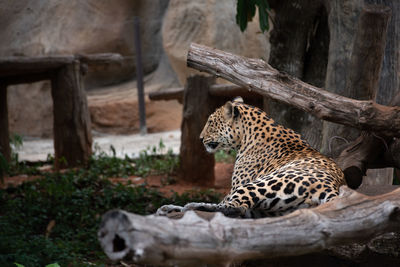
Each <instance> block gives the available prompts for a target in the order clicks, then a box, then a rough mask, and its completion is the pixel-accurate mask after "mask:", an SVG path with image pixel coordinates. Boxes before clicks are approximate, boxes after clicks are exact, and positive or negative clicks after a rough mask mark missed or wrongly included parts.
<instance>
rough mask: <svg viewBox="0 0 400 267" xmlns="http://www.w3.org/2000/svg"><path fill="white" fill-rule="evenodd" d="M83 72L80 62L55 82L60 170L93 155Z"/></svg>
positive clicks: (55, 117) (55, 135) (65, 68)
mask: <svg viewBox="0 0 400 267" xmlns="http://www.w3.org/2000/svg"><path fill="white" fill-rule="evenodd" d="M80 72H81V69H80V63H79V61H78V60H76V61H74V62H73V63H71V64H67V65H65V66H64V67H62V68H61V69H60V70H59V71H58V72H57V74H56V75H55V77H54V78H53V79H52V86H51V95H52V98H53V106H54V110H53V112H54V150H55V158H56V162H55V166H56V168H63V167H67V166H68V167H72V166H77V165H82V164H84V163H86V162H87V161H88V159H89V157H90V155H91V153H92V135H91V132H90V117H89V111H88V107H87V100H86V93H85V90H84V88H83V84H82V80H81V73H80Z"/></svg>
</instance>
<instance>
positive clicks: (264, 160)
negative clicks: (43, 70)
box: [158, 98, 345, 218]
mask: <svg viewBox="0 0 400 267" xmlns="http://www.w3.org/2000/svg"><path fill="white" fill-rule="evenodd" d="M200 139H201V140H202V142H203V144H204V146H205V148H206V150H207V151H208V152H211V153H213V152H215V151H217V150H219V149H223V150H231V149H235V150H237V156H236V160H235V167H234V171H233V175H232V188H231V190H230V193H229V194H228V195H227V196H226V197H225V198H224V200H223V201H222V202H221V203H219V204H209V203H189V204H187V205H185V207H183V208H182V207H178V206H172V205H166V206H163V207H161V208H160V209H159V210H158V214H165V213H168V212H170V211H172V210H179V211H185V210H190V209H195V210H205V211H220V212H222V213H224V214H225V215H228V216H237V215H240V216H243V217H253V218H255V217H265V216H275V215H282V214H286V213H289V212H292V211H294V210H296V209H299V208H304V207H312V206H316V205H319V204H321V203H325V202H327V201H329V200H331V199H334V198H335V197H337V196H338V195H339V187H340V186H341V185H343V184H345V180H344V175H343V172H342V171H341V170H340V168H339V167H338V166H337V165H336V163H335V162H333V161H332V160H331V159H329V158H327V157H325V156H324V155H322V154H321V153H319V152H318V151H316V150H315V149H313V148H312V147H311V146H310V145H309V144H308V143H307V142H306V141H304V140H303V139H302V138H301V136H300V135H299V134H297V133H295V132H294V131H293V130H291V129H287V128H285V127H283V126H281V125H279V124H277V123H276V122H275V121H274V120H273V119H271V118H268V117H267V115H266V113H265V112H264V111H262V110H260V109H259V108H256V107H252V106H250V105H246V104H244V103H243V100H242V99H241V98H239V99H236V100H234V101H233V102H227V103H226V104H225V105H224V106H222V107H221V108H219V109H217V110H216V111H215V112H214V113H213V114H211V115H210V117H209V118H208V121H207V123H206V125H205V127H204V129H203V131H202V133H201V135H200Z"/></svg>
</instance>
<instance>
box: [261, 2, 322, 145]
mask: <svg viewBox="0 0 400 267" xmlns="http://www.w3.org/2000/svg"><path fill="white" fill-rule="evenodd" d="M270 4H271V8H272V9H273V10H274V12H275V16H274V19H273V30H272V31H271V37H270V43H271V53H270V57H269V64H271V66H273V67H274V68H276V69H278V70H280V71H283V72H286V73H288V74H290V75H292V76H295V77H297V78H299V79H301V80H303V81H306V82H308V83H310V84H312V85H315V86H319V87H322V86H323V81H324V80H325V72H326V63H327V51H328V44H329V30H328V27H327V23H326V19H327V14H326V12H324V11H325V9H324V7H323V6H322V4H321V2H320V1H319V0H306V1H303V0H295V1H271V3H270ZM294 17H296V19H295V20H294V19H293V18H294ZM326 37H328V38H326ZM264 109H265V111H266V112H267V113H268V114H269V115H270V116H271V117H273V118H274V119H275V120H276V121H277V122H279V123H280V124H282V125H285V126H287V127H289V128H292V129H294V130H295V131H297V132H300V133H301V134H302V135H303V137H304V138H305V139H306V140H307V141H308V142H309V143H310V144H311V145H312V146H314V147H319V146H320V140H321V136H320V135H321V126H322V123H321V120H319V119H317V118H315V117H313V116H310V115H309V114H308V113H305V112H303V111H301V110H299V109H297V108H295V107H293V106H289V105H286V104H283V103H280V102H277V101H274V100H272V99H269V98H265V99H264Z"/></svg>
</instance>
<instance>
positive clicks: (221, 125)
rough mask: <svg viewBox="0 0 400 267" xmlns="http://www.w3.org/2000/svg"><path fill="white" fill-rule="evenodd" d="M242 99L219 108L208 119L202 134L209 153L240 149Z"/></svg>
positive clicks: (201, 137) (202, 139) (239, 98)
mask: <svg viewBox="0 0 400 267" xmlns="http://www.w3.org/2000/svg"><path fill="white" fill-rule="evenodd" d="M242 103H243V99H242V98H241V97H237V98H235V99H234V100H233V101H232V102H231V101H228V102H226V104H225V105H224V106H222V107H220V108H218V109H217V110H216V111H215V112H214V113H213V114H211V115H210V117H208V120H207V123H206V125H205V126H204V128H203V131H202V132H201V134H200V139H201V141H202V142H203V144H204V146H205V148H206V150H207V152H209V153H214V152H216V151H217V150H219V149H222V150H226V151H229V150H231V149H238V148H239V147H240V143H241V139H242V132H243V131H242V123H241V120H240V118H241V113H240V112H241V111H240V105H241V104H242Z"/></svg>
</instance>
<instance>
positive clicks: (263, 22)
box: [256, 0, 270, 32]
mask: <svg viewBox="0 0 400 267" xmlns="http://www.w3.org/2000/svg"><path fill="white" fill-rule="evenodd" d="M256 5H257V6H258V18H259V22H260V29H261V31H262V32H264V31H268V30H269V22H268V10H270V7H269V5H268V1H267V0H256Z"/></svg>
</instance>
